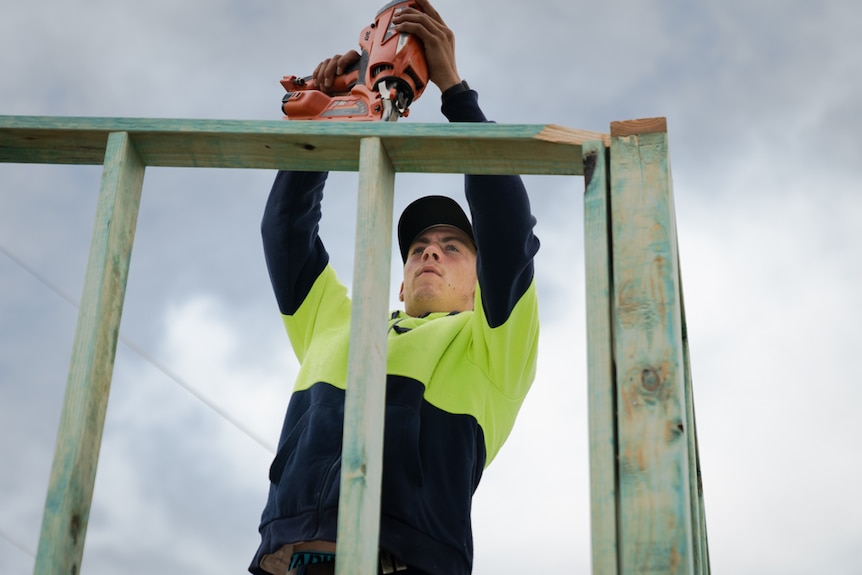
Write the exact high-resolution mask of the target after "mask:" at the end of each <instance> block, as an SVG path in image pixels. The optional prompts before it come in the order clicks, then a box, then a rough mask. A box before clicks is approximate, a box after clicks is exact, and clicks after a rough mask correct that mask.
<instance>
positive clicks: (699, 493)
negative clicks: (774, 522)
mask: <svg viewBox="0 0 862 575" xmlns="http://www.w3.org/2000/svg"><path fill="white" fill-rule="evenodd" d="M677 265H679V264H677ZM680 300H681V302H682V305H681V311H682V317H681V319H680V321H681V322H682V349H683V362H684V367H685V408H686V413H687V415H688V421H689V425H688V433H686V439H687V441H688V464H689V471H688V476H689V490H690V492H691V518H692V519H691V528H692V532H693V533H692V537H693V548H694V572H695V573H696V574H697V575H709V573H710V565H709V545H708V543H707V536H706V512H705V510H704V502H703V480H702V478H701V472H700V449H699V448H698V444H697V421H696V419H695V415H694V393H693V389H692V384H691V357H690V354H689V346H688V330H687V329H686V322H685V298H684V297H683V289H682V272H680Z"/></svg>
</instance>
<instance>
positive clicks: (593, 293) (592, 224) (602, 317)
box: [584, 141, 618, 575]
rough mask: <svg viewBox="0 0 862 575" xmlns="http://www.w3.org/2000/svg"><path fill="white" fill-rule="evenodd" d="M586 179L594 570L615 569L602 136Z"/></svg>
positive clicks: (588, 153) (589, 158) (589, 147)
mask: <svg viewBox="0 0 862 575" xmlns="http://www.w3.org/2000/svg"><path fill="white" fill-rule="evenodd" d="M584 183H585V187H586V189H585V193H584V253H585V258H584V260H585V264H586V273H585V279H586V297H587V334H588V337H587V394H588V407H589V409H588V414H589V430H590V437H589V440H590V511H591V513H590V516H591V523H592V529H591V531H592V538H591V543H592V572H593V575H617V573H618V565H617V516H616V513H617V504H616V497H617V491H616V420H615V415H614V413H615V388H614V385H613V375H614V371H613V339H612V334H611V299H610V298H611V293H612V290H613V288H612V286H611V275H610V263H611V262H610V237H609V232H610V227H609V218H610V204H609V200H610V198H609V193H608V186H609V181H608V158H607V150H606V148H605V145H604V142H602V141H592V142H586V143H585V144H584Z"/></svg>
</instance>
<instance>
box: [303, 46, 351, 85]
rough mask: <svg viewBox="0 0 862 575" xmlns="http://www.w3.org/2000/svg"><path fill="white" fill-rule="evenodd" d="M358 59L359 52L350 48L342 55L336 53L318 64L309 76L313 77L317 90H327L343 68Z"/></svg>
mask: <svg viewBox="0 0 862 575" xmlns="http://www.w3.org/2000/svg"><path fill="white" fill-rule="evenodd" d="M358 61H359V53H358V52H357V51H356V50H351V51H350V52H348V53H346V54H343V55H342V54H336V55H335V56H333V57H332V58H327V59H326V60H324V61H323V62H321V63H320V64H318V65H317V67H316V68H315V69H314V72H312V73H311V77H312V78H314V84H315V85H316V86H317V88H318V89H319V90H323V91H324V92H327V91H329V88H330V87H332V82H333V80H334V79H335V77H336V76H340V75H341V74H343V73H344V71H345V70H347V69H348V68H349V67H350V66H352V65H353V64H355V63H357V62H358Z"/></svg>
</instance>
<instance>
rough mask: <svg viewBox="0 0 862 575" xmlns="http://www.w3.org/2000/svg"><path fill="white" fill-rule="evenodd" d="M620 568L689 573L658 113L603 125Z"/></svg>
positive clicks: (679, 362)
mask: <svg viewBox="0 0 862 575" xmlns="http://www.w3.org/2000/svg"><path fill="white" fill-rule="evenodd" d="M610 155H611V159H610V165H611V169H610V175H611V237H612V245H613V246H612V254H611V257H612V261H613V279H612V284H613V328H612V329H613V334H614V340H615V341H614V358H615V362H616V387H617V426H618V427H617V442H618V454H617V455H618V461H619V469H618V478H619V493H618V502H619V510H618V518H619V546H620V549H619V561H620V573H621V574H625V575H629V574H646V573H663V574H680V575H682V574H685V575H689V574H691V573H694V559H693V549H692V517H691V502H690V495H691V493H690V490H689V464H688V458H689V452H688V442H687V440H686V434H687V433H688V427H689V425H688V423H689V422H688V418H687V411H686V400H685V382H684V378H685V374H684V371H685V367H684V350H683V342H682V326H681V319H682V298H681V292H680V282H679V268H678V261H679V260H678V254H677V238H676V223H675V220H674V209H673V196H672V191H671V179H670V165H669V161H668V138H667V124H666V121H665V119H664V118H656V119H650V120H633V121H629V122H614V123H612V124H611V146H610Z"/></svg>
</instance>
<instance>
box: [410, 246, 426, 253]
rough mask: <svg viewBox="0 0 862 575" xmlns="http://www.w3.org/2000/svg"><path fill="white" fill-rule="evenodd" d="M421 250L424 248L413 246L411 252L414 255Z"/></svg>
mask: <svg viewBox="0 0 862 575" xmlns="http://www.w3.org/2000/svg"><path fill="white" fill-rule="evenodd" d="M423 251H425V248H422V247H416V248H413V254H414V255H415V254H421V253H422V252H423Z"/></svg>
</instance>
